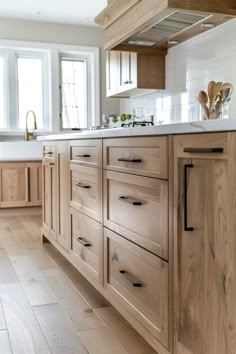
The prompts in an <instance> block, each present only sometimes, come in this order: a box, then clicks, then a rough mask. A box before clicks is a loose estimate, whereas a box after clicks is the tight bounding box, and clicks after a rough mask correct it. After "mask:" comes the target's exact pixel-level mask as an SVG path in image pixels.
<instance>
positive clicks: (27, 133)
mask: <svg viewBox="0 0 236 354" xmlns="http://www.w3.org/2000/svg"><path fill="white" fill-rule="evenodd" d="M30 113H31V114H32V115H33V117H34V129H33V131H32V132H29V130H28V116H29V114H30ZM34 130H37V122H36V114H35V113H34V111H28V112H27V113H26V127H25V140H27V141H28V140H30V137H32V136H33V134H34Z"/></svg>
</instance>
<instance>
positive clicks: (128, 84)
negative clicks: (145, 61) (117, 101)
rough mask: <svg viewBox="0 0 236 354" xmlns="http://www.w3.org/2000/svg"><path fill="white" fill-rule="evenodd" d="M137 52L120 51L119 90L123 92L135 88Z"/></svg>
mask: <svg viewBox="0 0 236 354" xmlns="http://www.w3.org/2000/svg"><path fill="white" fill-rule="evenodd" d="M136 76H137V54H136V53H131V52H120V85H119V91H120V92H123V91H126V90H130V89H132V88H135V87H136V85H137V79H136Z"/></svg>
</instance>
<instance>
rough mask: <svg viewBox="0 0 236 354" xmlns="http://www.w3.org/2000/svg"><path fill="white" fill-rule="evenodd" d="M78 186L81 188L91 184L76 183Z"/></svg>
mask: <svg viewBox="0 0 236 354" xmlns="http://www.w3.org/2000/svg"><path fill="white" fill-rule="evenodd" d="M76 186H77V187H80V188H87V189H88V188H91V186H89V185H88V184H83V183H76Z"/></svg>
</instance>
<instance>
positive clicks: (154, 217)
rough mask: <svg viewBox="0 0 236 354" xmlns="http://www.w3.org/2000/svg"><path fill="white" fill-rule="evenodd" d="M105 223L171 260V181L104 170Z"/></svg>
mask: <svg viewBox="0 0 236 354" xmlns="http://www.w3.org/2000/svg"><path fill="white" fill-rule="evenodd" d="M104 177H105V179H104V193H105V196H104V224H105V226H107V227H108V228H109V229H112V230H113V231H115V232H117V233H119V234H121V235H122V236H124V237H126V238H128V239H130V240H131V241H133V242H135V243H137V244H138V245H140V246H142V247H144V248H146V249H147V250H149V251H150V252H153V253H155V254H156V255H158V256H160V257H162V258H164V259H168V181H165V180H158V179H154V178H148V177H141V176H132V175H128V174H125V173H119V172H112V171H106V172H105V173H104Z"/></svg>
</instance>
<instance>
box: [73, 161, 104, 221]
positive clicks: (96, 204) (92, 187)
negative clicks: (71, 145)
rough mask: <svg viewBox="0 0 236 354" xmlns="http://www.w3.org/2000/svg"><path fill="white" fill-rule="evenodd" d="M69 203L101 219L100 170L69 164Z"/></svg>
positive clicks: (96, 218) (92, 216)
mask: <svg viewBox="0 0 236 354" xmlns="http://www.w3.org/2000/svg"><path fill="white" fill-rule="evenodd" d="M70 205H71V206H72V207H73V208H75V209H77V210H79V211H81V212H82V213H84V214H87V215H88V216H90V217H91V218H93V219H95V220H98V221H100V220H101V209H102V205H101V170H99V169H96V168H92V167H85V166H80V165H73V164H72V165H70Z"/></svg>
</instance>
